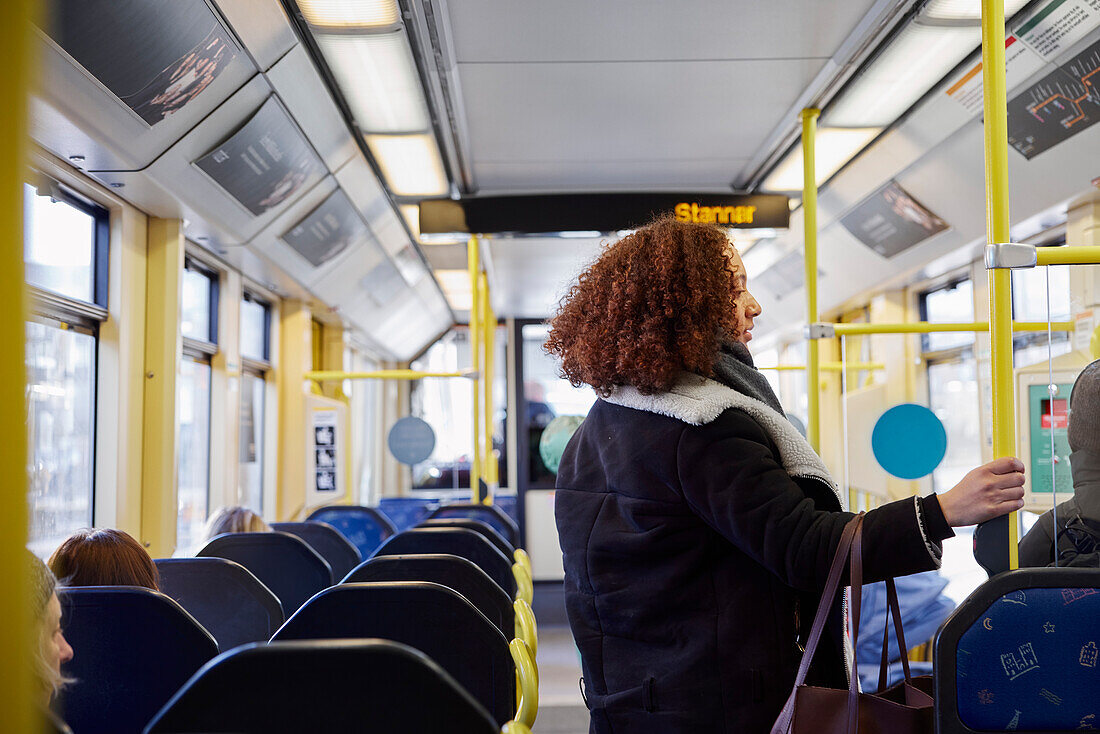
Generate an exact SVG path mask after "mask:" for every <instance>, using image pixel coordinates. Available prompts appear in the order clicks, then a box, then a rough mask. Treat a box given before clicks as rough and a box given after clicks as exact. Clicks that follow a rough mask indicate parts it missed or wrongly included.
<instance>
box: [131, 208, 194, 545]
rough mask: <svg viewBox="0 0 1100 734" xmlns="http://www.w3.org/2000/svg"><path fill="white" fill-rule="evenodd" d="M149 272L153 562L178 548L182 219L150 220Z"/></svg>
mask: <svg viewBox="0 0 1100 734" xmlns="http://www.w3.org/2000/svg"><path fill="white" fill-rule="evenodd" d="M147 248H148V249H147V255H146V261H145V272H146V282H147V288H146V291H145V404H144V405H145V415H144V421H143V423H142V433H143V436H144V441H143V443H142V464H141V540H142V542H143V543H144V545H145V547H146V548H147V549H148V550H149V555H151V556H152V557H153V558H164V557H167V556H170V555H172V552H173V551H174V550H175V549H176V519H177V516H178V512H179V506H178V494H177V492H178V489H179V488H178V481H177V480H178V477H177V473H176V377H177V372H178V370H179V364H180V358H181V353H182V348H183V347H182V344H183V335H182V334H181V332H180V290H181V288H182V283H183V256H184V236H183V222H182V221H181V220H179V219H150V220H149V228H148V243H147Z"/></svg>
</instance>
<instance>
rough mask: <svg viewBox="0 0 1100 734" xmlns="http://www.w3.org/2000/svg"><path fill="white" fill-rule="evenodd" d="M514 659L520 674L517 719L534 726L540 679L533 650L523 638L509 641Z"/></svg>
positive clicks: (517, 671) (527, 725)
mask: <svg viewBox="0 0 1100 734" xmlns="http://www.w3.org/2000/svg"><path fill="white" fill-rule="evenodd" d="M508 651H509V652H510V653H512V661H513V662H514V663H515V664H516V674H517V675H518V676H519V704H518V705H517V706H516V720H517V721H519V722H520V723H521V724H523V725H524V726H526V727H531V726H534V724H535V717H536V716H538V713H539V680H538V673H537V672H536V670H535V661H534V659H533V658H532V657H531V650H530V649H528V647H527V643H525V642H524V641H523V640H520V639H515V640H512V641H511V642H509V643H508Z"/></svg>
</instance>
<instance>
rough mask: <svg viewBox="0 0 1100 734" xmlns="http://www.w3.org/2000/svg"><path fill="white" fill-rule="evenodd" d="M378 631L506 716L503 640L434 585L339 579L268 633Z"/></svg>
mask: <svg viewBox="0 0 1100 734" xmlns="http://www.w3.org/2000/svg"><path fill="white" fill-rule="evenodd" d="M364 637H378V638H381V639H385V640H392V641H394V642H400V643H402V644H404V645H408V646H409V647H412V648H415V649H416V650H419V651H420V652H422V653H424V654H425V655H427V656H428V657H429V658H431V659H432V660H434V661H435V662H436V663H438V664H439V666H440V667H441V668H443V669H444V670H446V671H447V672H448V673H450V674H451V676H452V677H453V678H454V679H455V680H456V681H458V682H459V684H460V685H462V686H463V687H464V688H465V689H466V691H468V692H469V693H470V695H471V696H473V697H474V699H475V700H477V701H478V702H480V703H481V705H483V706H484V707H485V708H486V709H487V710H488V711H489V713H490V715H491V716H492V717H493V720H494V721H496V723H497V724H498V725H503V724H504V723H505V722H507V721H508V720H509V719H511V717H512V715H513V713H514V711H515V703H516V691H515V688H516V685H515V680H516V674H515V667H514V665H513V663H512V657H511V653H510V652H509V651H508V640H507V639H505V637H504V635H502V634H501V632H500V630H499V629H497V627H496V625H494V624H493V623H492V622H490V621H489V620H488V619H487V618H486V617H485V615H484V614H482V613H481V612H479V611H478V610H477V609H475V608H474V606H473V605H472V604H470V602H468V601H467V600H466V599H465V598H464V597H463V596H462V595H461V594H459V593H458V592H456V591H454V590H452V589H449V588H447V587H445V586H440V585H439V584H432V583H425V582H397V583H370V584H341V585H339V586H333V587H332V588H331V589H326V590H325V591H322V592H321V593H320V594H318V595H317V596H315V597H313V598H312V599H310V600H309V601H308V602H307V603H306V604H305V605H304V606H303V607H302V608H301V609H299V610H298V611H297V612H296V613H295V614H294V615H293V616H291V618H290V619H288V620H287V621H286V624H284V625H283V626H282V628H281V629H280V630H279V631H278V632H276V633H275V636H274V637H272V638H271V641H272V642H281V641H285V640H331V639H344V638H364Z"/></svg>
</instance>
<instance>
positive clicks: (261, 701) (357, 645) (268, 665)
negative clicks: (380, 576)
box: [145, 640, 498, 734]
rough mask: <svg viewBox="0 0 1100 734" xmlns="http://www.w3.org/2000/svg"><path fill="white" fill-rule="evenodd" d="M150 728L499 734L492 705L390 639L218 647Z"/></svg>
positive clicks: (173, 733) (246, 733) (164, 733)
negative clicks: (488, 708) (482, 702)
mask: <svg viewBox="0 0 1100 734" xmlns="http://www.w3.org/2000/svg"><path fill="white" fill-rule="evenodd" d="M145 731H146V734H184V733H185V732H188V733H190V732H207V733H209V734H230V733H232V734H271V733H272V732H288V733H289V732H337V731H349V732H350V731H377V732H444V731H445V732H458V733H462V734H466V733H468V734H495V733H496V732H497V731H498V729H497V728H496V726H495V725H494V723H493V719H492V718H491V717H490V716H489V713H488V712H487V711H486V710H485V709H484V708H483V707H482V706H481V705H480V704H479V703H478V702H477V701H476V700H474V699H473V697H471V696H470V694H469V693H467V692H466V691H465V690H463V689H462V687H461V686H459V685H458V684H457V683H456V682H455V681H454V679H453V678H452V677H451V676H449V675H447V673H446V672H445V671H444V670H443V669H442V668H440V667H439V666H438V665H437V664H436V663H434V662H433V661H432V660H430V659H428V657H427V656H425V655H424V654H423V653H420V652H418V651H416V650H414V649H412V648H410V647H407V646H405V645H400V644H397V643H394V642H389V641H386V640H324V641H309V642H273V643H271V644H267V645H259V644H252V645H246V646H244V647H241V648H238V649H236V650H232V651H230V652H227V653H225V654H223V655H219V656H218V657H217V658H215V659H214V660H212V661H210V662H209V663H208V664H207V665H206V666H205V667H203V669H202V670H200V671H199V672H198V673H196V674H195V676H194V677H193V678H191V680H189V681H188V682H187V684H186V685H185V686H184V687H183V688H182V689H180V691H179V693H177V694H176V695H175V696H174V697H173V698H172V700H171V701H169V702H168V704H167V705H166V706H165V707H164V708H163V709H161V711H160V713H159V714H157V716H156V718H155V719H154V720H153V722H152V723H151V724H150V725H149V726H148V728H146V730H145Z"/></svg>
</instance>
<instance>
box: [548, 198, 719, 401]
mask: <svg viewBox="0 0 1100 734" xmlns="http://www.w3.org/2000/svg"><path fill="white" fill-rule="evenodd" d="M729 248H730V244H729V240H728V239H727V238H726V235H725V233H724V232H723V231H722V230H721V229H719V228H718V227H716V226H714V225H709V224H692V223H689V222H681V221H678V220H676V219H674V218H672V217H664V218H661V219H657V220H656V221H654V222H652V223H651V224H648V225H646V226H645V227H642V228H641V229H638V230H636V231H634V232H633V233H632V234H630V235H627V236H626V237H624V238H622V239H621V240H619V241H618V242H616V243H614V244H612V245H610V246H608V247H607V248H606V249H604V251H603V253H602V254H601V255H600V257H599V259H598V260H596V262H594V263H593V264H592V265H591V266H589V268H588V269H587V270H585V271H584V272H583V273H581V275H580V277H579V278H578V280H577V283H576V284H575V285H573V286H572V287H571V288H570V289H569V293H568V294H567V295H566V296H565V297H564V298H563V299H562V302H561V304H560V305H559V307H558V313H557V315H556V316H554V318H553V319H552V320H551V322H550V325H551V331H550V336H549V338H548V339H547V342H546V346H545V347H544V348H545V349H546V351H547V352H549V353H550V354H553V355H556V356H557V357H559V358H560V359H561V371H562V375H563V376H564V377H565V378H566V379H568V380H569V381H570V382H571V383H572V384H573V385H574V386H577V387H579V386H580V385H581V384H588V385H591V386H592V387H593V388H595V390H596V393H597V394H599V395H602V396H605V397H606V396H607V395H608V394H610V392H611V390H612V389H613V388H615V387H617V386H620V385H632V386H634V387H635V388H637V389H638V391H639V392H642V393H644V394H652V393H657V392H666V391H668V390H669V389H670V388H671V387H672V385H673V383H674V382H675V381H676V378H677V376H678V375H679V373H680V372H682V371H688V372H694V373H697V374H701V375H705V376H710V375H712V374H713V372H714V363H715V361H716V359H717V357H718V348H719V342H720V339H721V338H722V335H723V334H725V335H727V336H728V337H737V336H739V332H738V323H737V319H736V311H737V306H736V302H735V298H736V295H737V287H738V284H737V280H736V272H735V270H734V265H733V263H732V261H731V259H730V254H729Z"/></svg>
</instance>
